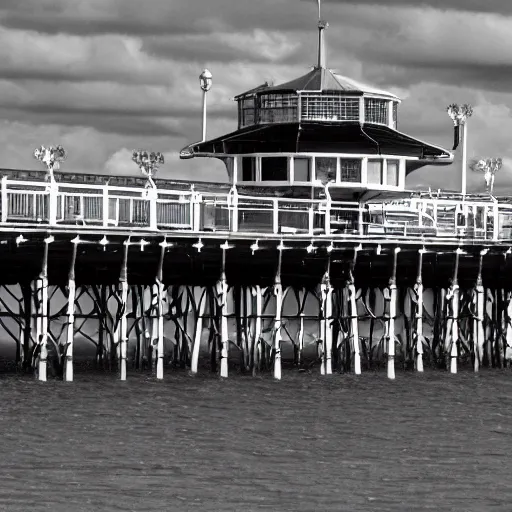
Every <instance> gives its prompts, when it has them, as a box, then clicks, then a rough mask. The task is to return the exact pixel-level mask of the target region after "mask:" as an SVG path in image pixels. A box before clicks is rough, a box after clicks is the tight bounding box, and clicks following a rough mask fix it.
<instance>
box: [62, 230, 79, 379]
mask: <svg viewBox="0 0 512 512" xmlns="http://www.w3.org/2000/svg"><path fill="white" fill-rule="evenodd" d="M71 243H72V244H73V248H72V253H71V263H70V264H69V273H68V325H67V336H66V349H65V351H64V380H65V381H67V382H72V381H73V341H74V337H75V300H76V283H75V263H76V255H77V250H78V244H79V243H80V238H79V237H78V236H77V237H76V238H75V239H73V240H72V241H71Z"/></svg>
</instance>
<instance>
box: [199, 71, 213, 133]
mask: <svg viewBox="0 0 512 512" xmlns="http://www.w3.org/2000/svg"><path fill="white" fill-rule="evenodd" d="M212 81H213V75H212V74H211V73H210V71H209V70H208V69H204V70H203V72H202V73H201V74H200V75H199V84H200V86H201V90H202V91H203V139H202V141H201V142H204V141H205V140H206V93H207V92H208V91H209V90H210V89H211V88H212Z"/></svg>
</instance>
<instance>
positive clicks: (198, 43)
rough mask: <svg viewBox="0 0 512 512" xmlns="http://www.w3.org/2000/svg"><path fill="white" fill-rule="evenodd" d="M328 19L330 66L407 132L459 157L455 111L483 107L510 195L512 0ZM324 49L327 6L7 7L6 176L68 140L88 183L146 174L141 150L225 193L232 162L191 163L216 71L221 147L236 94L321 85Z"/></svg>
mask: <svg viewBox="0 0 512 512" xmlns="http://www.w3.org/2000/svg"><path fill="white" fill-rule="evenodd" d="M323 13H324V15H325V17H326V18H327V19H328V20H329V23H330V28H329V30H328V31H327V45H328V65H329V66H330V67H333V68H337V69H338V70H339V71H340V72H341V73H342V74H344V75H347V76H349V77H353V78H355V79H359V80H362V81H366V82H368V83H374V84H375V85H377V86H380V87H382V88H385V89H390V90H391V91H392V92H396V93H398V94H399V95H400V96H401V97H403V98H404V102H403V103H402V105H401V106H400V111H399V126H400V129H401V130H402V131H404V132H406V133H410V134H411V135H413V136H415V137H417V138H420V139H422V140H425V141H428V142H431V143H433V144H437V145H441V146H444V147H450V144H451V141H452V125H451V121H450V120H449V119H448V117H447V115H446V112H445V107H446V105H447V104H448V103H452V102H454V101H455V102H459V103H463V102H466V101H467V102H470V103H472V104H473V105H474V106H475V115H474V116H473V118H472V119H471V124H470V138H469V146H470V149H471V151H474V152H475V154H476V153H481V154H482V155H484V154H485V155H488V156H502V157H503V158H504V159H505V161H506V162H507V164H506V165H504V168H503V170H502V171H501V174H500V176H498V177H497V180H496V183H497V185H498V183H501V184H502V185H503V186H505V184H506V183H508V182H509V177H510V175H511V173H512V168H511V167H509V164H510V162H512V149H511V148H509V141H508V133H510V130H511V129H512V126H511V121H510V119H511V115H512V113H511V112H510V108H509V105H511V104H512V94H511V92H510V91H509V86H508V84H509V82H510V80H511V79H512V50H511V48H512V44H511V43H512V33H510V30H509V27H510V23H511V21H512V18H511V17H510V16H512V4H511V3H510V2H509V1H508V0H507V1H506V2H498V1H495V2H493V1H490V0H489V1H487V2H476V0H464V1H463V0H459V1H457V0H446V1H444V2H442V3H441V2H436V1H434V0H430V1H424V2H417V1H413V0H410V1H407V0H386V1H384V0H374V1H369V0H357V1H355V0H354V1H352V0H346V1H341V0H340V1H336V0H330V1H327V0H326V1H324V5H323ZM316 38H317V34H316V2H315V1H314V0H307V1H303V2H301V1H298V0H259V1H258V2H255V1H251V0H237V1H236V2H233V0H208V2H205V1H204V0H173V1H171V2H169V0H151V1H148V2H146V3H144V5H142V4H141V3H140V1H139V0H24V1H23V2H20V1H19V0H3V1H2V2H1V5H0V118H1V119H2V120H3V122H2V124H1V128H2V133H1V134H0V144H1V145H0V158H2V165H3V166H14V167H35V166H37V165H38V164H37V162H35V161H33V160H32V157H31V150H32V148H33V147H35V146H36V145H39V144H41V143H46V144H52V143H54V144H55V143H58V142H63V141H65V144H66V147H67V149H68V152H69V154H70V156H69V159H68V160H67V161H66V163H65V166H63V168H66V169H68V170H70V171H74V172H100V171H101V172H116V173H117V172H127V173H133V172H135V173H137V170H136V168H135V171H134V169H133V166H134V164H133V163H132V162H131V159H130V158H131V157H130V158H127V157H128V156H129V155H128V154H127V153H126V151H131V148H134V147H147V148H148V149H154V150H158V151H163V152H164V153H165V155H166V164H165V165H164V166H162V169H161V171H160V173H159V175H161V176H166V177H178V176H180V177H183V178H187V177H191V176H192V177H194V178H197V179H215V180H224V179H225V176H226V174H225V170H224V167H223V164H222V162H218V161H216V160H208V159H206V160H205V159H192V160H189V161H180V160H179V159H178V156H177V155H178V152H179V150H180V149H181V148H182V147H183V146H185V145H187V144H188V143H191V142H193V141H195V140H197V139H198V138H199V136H200V131H201V126H200V124H201V99H202V97H201V94H202V93H201V91H200V89H199V84H198V75H199V73H200V71H201V70H202V69H203V68H204V67H208V68H209V69H210V70H211V71H212V73H213V77H214V78H213V88H212V90H211V91H210V92H209V93H208V135H209V137H215V136H219V135H222V134H224V133H228V132H230V131H232V130H234V129H235V128H236V117H237V112H236V104H234V103H233V102H232V101H231V99H232V98H233V96H235V95H236V94H238V93H241V92H243V91H245V90H248V89H251V88H253V87H254V86H256V85H259V84H261V83H262V82H264V81H265V80H269V81H273V82H274V83H281V82H284V81H287V80H290V79H292V78H294V77H297V76H299V75H301V74H304V73H306V72H307V71H308V70H309V69H310V66H311V65H314V64H315V62H316V41H317V39H316ZM91 148H93V149H91ZM447 169H448V168H447ZM417 172H418V173H419V174H416V173H414V176H418V178H417V179H418V180H419V179H421V180H424V181H426V182H429V181H431V182H432V183H435V182H436V180H437V182H440V183H442V180H443V175H442V173H441V174H436V173H433V174H432V173H431V171H429V170H425V172H423V174H422V171H421V170H420V171H417ZM436 172H437V171H436ZM439 172H441V171H439ZM443 172H446V171H443ZM473 178H474V179H475V180H480V178H481V177H480V176H473V177H471V180H473ZM415 179H416V178H415ZM507 186H508V185H507Z"/></svg>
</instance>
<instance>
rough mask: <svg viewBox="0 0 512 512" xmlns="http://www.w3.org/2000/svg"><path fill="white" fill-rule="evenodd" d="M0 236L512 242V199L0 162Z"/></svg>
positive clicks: (423, 242)
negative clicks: (347, 194) (356, 195)
mask: <svg viewBox="0 0 512 512" xmlns="http://www.w3.org/2000/svg"><path fill="white" fill-rule="evenodd" d="M0 174H1V175H2V179H1V181H0V198H1V200H0V214H1V224H0V236H1V237H2V238H3V239H5V238H6V237H7V238H8V237H14V236H19V235H20V234H26V233H37V232H44V233H46V232H48V233H54V234H56V233H61V234H72V235H77V234H89V235H93V234H94V235H99V236H100V237H101V236H103V235H105V236H116V235H121V236H130V237H132V238H134V240H135V239H136V238H137V237H138V238H139V239H140V238H142V237H144V238H145V239H147V240H150V239H152V238H156V239H161V238H162V237H166V238H168V239H183V240H185V239H188V240H190V241H191V243H196V242H197V241H198V239H199V238H200V239H201V240H203V242H204V243H208V242H207V240H217V241H219V240H220V241H224V240H233V241H236V240H240V241H251V243H252V242H254V241H255V240H275V241H277V242H279V241H285V242H288V243H292V244H295V245H297V244H299V245H300V244H306V245H307V244H309V243H310V242H311V241H312V240H313V241H318V242H322V241H323V242H326V243H330V242H331V241H333V243H335V244H336V243H340V244H343V243H349V242H354V243H363V244H400V245H403V244H406V245H407V244H414V245H417V244H425V245H434V246H439V245H447V244H448V245H453V244H462V245H466V244H468V245H472V244H480V245H481V244H484V245H490V246H491V245H496V244H508V243H511V244H512V201H511V200H510V199H508V198H500V199H496V198H493V197H491V196H489V195H484V194H481V195H466V196H465V198H464V199H463V198H462V196H461V195H459V194H449V193H442V192H440V191H438V192H430V193H429V192H413V191H411V192H407V191H402V192H397V193H396V194H395V195H394V196H390V194H389V193H385V194H378V193H372V194H370V193H367V196H364V195H363V196H362V197H361V198H360V200H359V201H335V200H332V199H330V198H328V197H325V195H324V197H323V198H322V197H319V198H315V199H305V198H300V197H292V196H291V195H290V196H289V197H285V196H283V195H278V194H273V195H270V194H269V193H268V191H267V190H261V189H260V190H258V189H256V188H255V187H244V186H243V185H242V186H239V187H233V186H230V185H228V184H220V183H202V182H197V183H194V184H192V183H190V182H180V181H171V180H155V184H156V189H149V188H145V184H146V180H145V179H143V178H130V177H126V178H121V177H118V178H112V177H108V176H102V175H82V174H67V173H66V174H59V173H55V185H54V186H50V185H49V183H47V182H45V181H44V175H45V173H44V172H38V171H12V170H3V171H0Z"/></svg>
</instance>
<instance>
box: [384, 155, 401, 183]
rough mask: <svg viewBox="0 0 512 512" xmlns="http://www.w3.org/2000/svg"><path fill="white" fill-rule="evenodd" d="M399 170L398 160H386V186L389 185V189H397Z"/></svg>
mask: <svg viewBox="0 0 512 512" xmlns="http://www.w3.org/2000/svg"><path fill="white" fill-rule="evenodd" d="M399 169H400V162H399V161H398V160H388V165H387V169H386V178H387V181H386V184H387V185H389V186H390V187H398V183H399V181H398V179H399V174H398V172H399Z"/></svg>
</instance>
